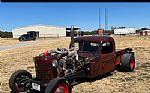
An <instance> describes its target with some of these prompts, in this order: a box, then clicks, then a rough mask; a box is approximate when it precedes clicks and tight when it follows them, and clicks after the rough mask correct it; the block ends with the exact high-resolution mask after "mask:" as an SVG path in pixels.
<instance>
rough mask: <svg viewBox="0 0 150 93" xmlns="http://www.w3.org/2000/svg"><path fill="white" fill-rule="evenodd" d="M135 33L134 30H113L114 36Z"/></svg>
mask: <svg viewBox="0 0 150 93" xmlns="http://www.w3.org/2000/svg"><path fill="white" fill-rule="evenodd" d="M134 33H136V29H135V28H115V29H114V34H119V35H120V34H124V35H125V34H134Z"/></svg>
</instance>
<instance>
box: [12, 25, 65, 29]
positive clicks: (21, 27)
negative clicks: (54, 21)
mask: <svg viewBox="0 0 150 93" xmlns="http://www.w3.org/2000/svg"><path fill="white" fill-rule="evenodd" d="M35 26H45V27H56V28H57V27H58V28H65V27H60V26H54V25H43V24H37V25H29V26H24V27H17V28H15V29H20V28H27V27H35Z"/></svg>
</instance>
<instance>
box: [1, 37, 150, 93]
mask: <svg viewBox="0 0 150 93" xmlns="http://www.w3.org/2000/svg"><path fill="white" fill-rule="evenodd" d="M114 39H115V41H116V47H117V48H125V47H131V48H133V50H134V52H135V58H136V68H135V71H134V72H131V73H129V72H128V73H123V72H118V71H114V72H113V73H112V74H113V75H111V76H108V77H105V78H102V79H97V80H95V81H93V82H84V83H80V84H78V85H76V86H74V87H73V93H106V92H107V93H114V92H115V93H118V92H121V93H122V92H123V93H149V92H150V57H149V55H150V41H149V40H150V37H122V38H119V37H116V36H115V37H114ZM69 41H70V40H69V39H66V38H59V39H55V40H49V41H48V42H43V43H40V44H37V45H34V46H29V47H20V48H17V49H12V50H9V51H0V54H1V55H0V75H1V76H0V93H9V91H10V89H9V87H8V80H9V77H10V76H11V74H12V73H13V72H14V71H15V70H18V69H25V70H28V71H30V72H31V73H32V74H33V75H35V72H34V64H33V62H32V57H34V56H37V55H39V54H40V53H42V52H44V51H46V50H50V49H56V48H57V47H66V48H68V45H69ZM41 42H42V40H41Z"/></svg>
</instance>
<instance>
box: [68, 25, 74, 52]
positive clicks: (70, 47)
mask: <svg viewBox="0 0 150 93" xmlns="http://www.w3.org/2000/svg"><path fill="white" fill-rule="evenodd" d="M70 36H71V42H70V45H69V49H71V50H72V49H73V50H74V47H75V46H74V26H73V25H72V26H71V31H70Z"/></svg>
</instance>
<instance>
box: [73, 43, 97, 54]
mask: <svg viewBox="0 0 150 93" xmlns="http://www.w3.org/2000/svg"><path fill="white" fill-rule="evenodd" d="M75 48H76V49H77V50H78V51H87V52H97V51H98V50H99V43H91V42H78V43H75Z"/></svg>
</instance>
